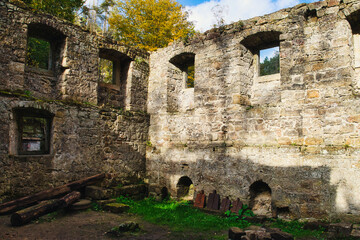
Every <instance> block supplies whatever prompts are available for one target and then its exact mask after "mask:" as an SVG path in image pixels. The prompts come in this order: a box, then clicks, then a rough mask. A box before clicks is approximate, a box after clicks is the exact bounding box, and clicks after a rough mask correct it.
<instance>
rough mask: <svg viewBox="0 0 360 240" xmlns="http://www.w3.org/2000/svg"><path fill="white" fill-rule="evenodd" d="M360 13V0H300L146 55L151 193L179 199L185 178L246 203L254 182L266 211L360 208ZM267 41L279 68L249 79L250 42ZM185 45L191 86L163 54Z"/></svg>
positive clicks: (346, 213)
mask: <svg viewBox="0 0 360 240" xmlns="http://www.w3.org/2000/svg"><path fill="white" fill-rule="evenodd" d="M359 16H360V3H359V1H357V0H346V1H339V0H327V1H323V2H316V3H312V4H300V5H298V6H295V7H293V8H289V9H283V10H280V11H278V12H275V13H272V14H269V15H265V16H262V17H256V18H252V19H249V20H246V21H240V22H237V23H234V24H231V25H227V26H223V27H220V28H218V29H212V30H209V31H208V32H206V33H204V34H202V35H198V36H196V37H195V38H193V39H191V40H190V42H188V43H182V42H178V43H174V44H172V45H170V46H168V47H166V48H164V49H160V50H158V51H156V52H154V53H152V54H151V56H150V70H151V71H150V76H149V95H148V113H149V114H150V115H151V119H150V129H149V139H150V142H151V146H149V147H148V148H147V152H146V154H147V165H146V168H147V177H148V180H149V183H150V191H153V192H155V193H160V190H161V188H163V187H167V188H168V189H169V192H170V193H171V194H172V196H176V194H177V193H176V191H177V187H176V185H177V183H178V181H179V179H180V178H181V177H183V176H187V177H189V178H190V179H191V181H192V182H193V184H194V189H195V192H198V191H200V190H205V193H206V194H209V193H210V192H212V190H214V189H216V190H217V192H218V193H219V194H220V195H221V196H222V197H226V196H229V197H230V199H232V200H235V199H236V198H237V197H239V198H240V199H241V200H242V201H243V202H245V203H249V202H250V187H251V185H252V184H253V183H255V182H256V181H262V182H264V183H266V184H267V185H268V186H269V187H270V189H271V204H272V210H273V211H274V212H276V210H277V209H278V210H279V209H288V210H289V212H290V213H289V214H290V216H291V217H318V218H321V217H335V216H336V217H353V216H355V217H356V216H359V215H360V197H359V195H360V189H359V188H358V182H359V180H360V165H359V163H360V162H359V161H360V159H359V157H358V156H359V153H360V135H359V129H360V125H359V124H360V120H359V116H360V99H359V96H358V90H359V89H358V85H357V84H358V78H357V76H358V75H356V66H354V64H355V56H356V54H357V52H358V51H359V49H357V48H356V44H354V39H355V38H356V37H354V36H355V35H356V32H355V31H354V29H356V28H357V27H359V26H360V22H359V21H358V19H360V18H359ZM274 41H275V43H277V44H278V45H279V46H280V74H275V75H272V76H267V77H258V75H257V68H258V67H257V62H258V58H257V56H256V55H257V51H258V50H260V49H261V48H262V47H264V46H266V45H267V44H270V45H271V44H274ZM354 45H355V46H354ZM182 53H194V54H195V87H194V89H186V88H185V87H183V88H182V89H179V87H175V88H177V89H173V87H171V88H169V86H168V85H169V83H171V84H172V86H174V84H173V83H172V82H173V81H174V79H177V81H183V80H182V79H181V77H180V78H179V77H178V76H179V74H180V75H181V71H180V70H179V69H176V68H174V65H173V64H172V63H170V62H169V61H170V59H172V58H173V57H175V56H177V55H179V54H182ZM178 86H180V87H181V86H184V84H178ZM169 89H170V90H169ZM174 93H176V94H174ZM174 95H176V96H175V97H174ZM169 104H170V105H171V106H177V107H176V109H175V110H173V108H169ZM149 145H150V144H149Z"/></svg>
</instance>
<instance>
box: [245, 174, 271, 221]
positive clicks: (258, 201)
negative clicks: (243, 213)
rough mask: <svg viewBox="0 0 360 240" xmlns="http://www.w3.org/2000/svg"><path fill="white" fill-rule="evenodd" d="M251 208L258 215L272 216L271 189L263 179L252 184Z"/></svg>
mask: <svg viewBox="0 0 360 240" xmlns="http://www.w3.org/2000/svg"><path fill="white" fill-rule="evenodd" d="M249 191H250V208H251V209H252V211H253V212H254V213H255V214H257V215H264V216H269V217H271V216H272V207H271V205H272V204H271V189H270V187H269V185H268V184H267V183H265V182H263V181H261V180H259V181H256V182H254V183H253V184H251V186H250V189H249Z"/></svg>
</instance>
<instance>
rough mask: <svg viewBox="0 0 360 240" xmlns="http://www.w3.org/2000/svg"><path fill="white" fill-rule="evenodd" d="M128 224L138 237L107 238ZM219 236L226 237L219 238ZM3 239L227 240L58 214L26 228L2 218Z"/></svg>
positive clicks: (94, 215)
mask: <svg viewBox="0 0 360 240" xmlns="http://www.w3.org/2000/svg"><path fill="white" fill-rule="evenodd" d="M126 221H134V222H137V223H138V224H139V225H140V229H141V230H140V231H139V232H137V233H126V234H123V235H122V236H113V235H110V234H106V233H107V232H108V231H110V230H111V229H112V228H113V227H116V226H118V225H119V224H120V223H123V222H126ZM218 234H220V235H223V236H224V237H220V238H218V237H216V236H217V235H218ZM0 239H1V240H8V239H11V240H12V239H19V240H33V239H34V240H35V239H36V240H42V239H44V240H51V239H61V240H68V239H69V240H78V239H79V240H82V239H84V240H85V239H86V240H90V239H91V240H92V239H129V240H140V239H141V240H145V239H146V240H147V239H148V240H155V239H174V240H177V239H178V240H180V239H182V240H186V239H191V240H195V239H199V240H200V239H204V240H205V239H226V232H223V233H210V235H209V233H206V234H205V233H191V232H188V233H183V232H181V233H180V232H171V231H170V230H169V229H168V228H167V227H166V226H159V225H155V224H151V223H148V222H146V221H144V220H142V219H141V218H140V217H139V216H136V215H131V214H127V213H125V214H114V213H108V212H98V211H91V210H87V211H79V212H56V213H52V214H48V215H46V216H43V217H41V218H40V219H38V220H36V221H33V222H31V223H29V224H27V225H24V226H21V227H12V226H11V224H10V215H7V216H0Z"/></svg>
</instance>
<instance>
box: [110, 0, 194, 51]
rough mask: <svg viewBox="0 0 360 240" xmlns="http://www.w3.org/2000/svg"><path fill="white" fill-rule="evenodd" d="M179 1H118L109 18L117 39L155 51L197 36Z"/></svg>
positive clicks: (111, 28)
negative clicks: (192, 35) (178, 40)
mask: <svg viewBox="0 0 360 240" xmlns="http://www.w3.org/2000/svg"><path fill="white" fill-rule="evenodd" d="M187 17H188V16H187V13H186V12H184V11H183V8H182V6H181V5H180V4H179V3H177V2H176V1H175V0H117V1H116V2H115V5H114V6H113V8H112V11H111V12H110V17H109V19H108V21H109V24H110V30H111V31H112V32H113V35H114V36H115V38H116V39H118V40H121V41H123V42H124V43H125V44H128V45H132V46H137V47H139V48H143V49H145V50H149V51H153V50H156V49H157V48H159V47H164V46H167V44H168V43H169V42H172V41H174V40H177V39H181V38H186V37H188V36H189V35H190V34H191V33H193V31H194V30H193V24H192V23H190V22H189V21H188V20H187Z"/></svg>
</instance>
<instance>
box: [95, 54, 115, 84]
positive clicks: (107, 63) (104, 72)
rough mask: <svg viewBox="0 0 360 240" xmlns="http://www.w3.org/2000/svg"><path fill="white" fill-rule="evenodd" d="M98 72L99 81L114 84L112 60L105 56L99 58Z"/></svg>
mask: <svg viewBox="0 0 360 240" xmlns="http://www.w3.org/2000/svg"><path fill="white" fill-rule="evenodd" d="M99 74H100V82H103V83H107V84H116V79H115V74H114V62H113V61H111V60H108V59H105V58H100V60H99Z"/></svg>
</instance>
